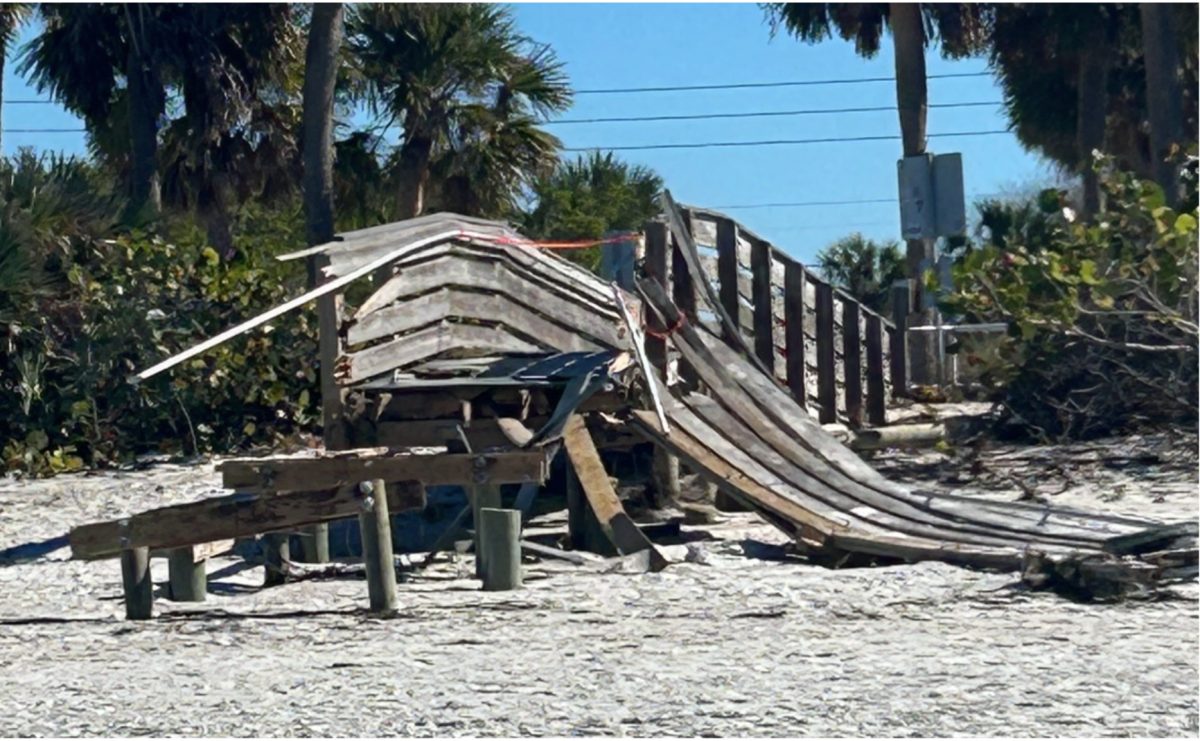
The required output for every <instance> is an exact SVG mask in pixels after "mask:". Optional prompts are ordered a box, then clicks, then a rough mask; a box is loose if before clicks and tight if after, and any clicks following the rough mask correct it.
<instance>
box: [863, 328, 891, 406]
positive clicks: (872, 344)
mask: <svg viewBox="0 0 1200 741" xmlns="http://www.w3.org/2000/svg"><path fill="white" fill-rule="evenodd" d="M886 395H887V394H886V391H885V389H884V384H883V320H882V319H880V318H879V315H878V314H876V313H874V312H871V313H869V314H867V424H870V425H873V426H876V427H878V426H880V425H883V424H886V423H887V398H886Z"/></svg>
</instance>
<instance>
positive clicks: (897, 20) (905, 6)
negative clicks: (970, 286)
mask: <svg viewBox="0 0 1200 741" xmlns="http://www.w3.org/2000/svg"><path fill="white" fill-rule="evenodd" d="M889 14H890V19H891V20H890V23H891V27H892V42H893V44H894V45H895V51H896V106H897V108H898V109H899V113H900V138H901V139H902V140H903V142H904V156H905V157H915V156H918V155H922V154H925V118H926V114H927V112H928V108H929V96H928V91H927V89H926V77H925V27H924V25H923V23H922V20H921V6H920V5H919V4H915V3H891V4H890V5H889ZM905 262H906V264H907V267H908V275H909V277H910V278H911V279H912V285H913V291H912V297H913V306H912V307H910V308H911V309H912V310H913V312H912V313H911V314H910V316H912V317H913V318H914V319H915V320H916V321H917V322H919V323H922V324H926V323H931V322H932V321H933V319H934V315H933V311H932V310H930V311H922V309H921V307H922V306H924V298H923V296H922V294H923V293H924V281H923V280H922V277H923V276H922V269H923V268H924V267H925V266H932V262H933V242H932V241H931V240H928V239H909V240H907V241H906V249H905ZM927 338H928V333H925V332H914V333H913V334H912V335H911V336H910V342H911V347H912V352H911V353H910V354H909V357H910V359H911V361H912V369H911V373H910V376H911V378H912V381H913V382H914V383H916V384H927V383H929V382H930V380H931V377H930V371H931V370H932V368H933V367H934V366H933V363H934V362H935V361H936V358H934V357H933V349H934V346H933V343H932V342H928V341H927Z"/></svg>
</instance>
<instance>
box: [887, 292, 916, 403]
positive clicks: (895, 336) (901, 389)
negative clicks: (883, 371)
mask: <svg viewBox="0 0 1200 741" xmlns="http://www.w3.org/2000/svg"><path fill="white" fill-rule="evenodd" d="M911 306H912V286H911V284H910V283H909V281H908V280H897V281H896V282H894V283H892V324H894V325H895V326H894V327H893V328H892V331H891V334H890V336H889V338H888V339H889V341H890V343H891V348H890V349H891V375H892V396H893V397H897V398H898V397H903V396H907V395H908V341H907V336H908V313H909V309H910V307H911Z"/></svg>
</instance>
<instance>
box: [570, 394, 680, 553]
mask: <svg viewBox="0 0 1200 741" xmlns="http://www.w3.org/2000/svg"><path fill="white" fill-rule="evenodd" d="M563 443H564V445H565V446H566V449H567V456H568V458H569V461H570V464H571V466H572V468H573V469H574V471H575V474H576V476H577V477H578V479H579V485H580V488H582V489H583V493H584V496H585V497H586V498H587V502H588V504H589V505H591V509H592V511H593V512H595V514H596V519H597V520H598V521H599V523H600V527H601V528H602V529H603V531H604V534H605V535H607V536H608V539H609V540H611V541H612V544H613V546H615V547H616V549H617V552H618V553H620V554H621V555H623V556H625V555H629V554H630V553H637V552H639V551H645V550H648V551H650V552H651V553H650V558H651V568H652V570H654V571H658V570H659V569H662V568H665V567H666V565H667V560H666V558H664V557H663V555H662V554H661V553H659V551H658V548H656V547H655V545H654V543H652V542H651V541H650V539H649V538H647V537H646V535H645V533H643V532H642V531H641V530H639V529H638V527H637V525H635V524H634V522H633V520H631V519H630V518H629V515H628V514H626V512H625V508H624V507H622V506H621V500H620V498H618V497H617V493H616V492H615V491H613V487H612V482H611V481H609V479H608V472H607V471H605V470H604V464H603V463H602V462H601V460H600V453H599V452H598V451H597V450H596V446H595V444H594V443H593V442H592V438H591V435H589V434H588V430H587V425H585V424H584V421H583V418H582V417H580V416H579V415H577V414H573V415H571V417H570V419H568V420H567V424H566V426H565V428H564V429H563Z"/></svg>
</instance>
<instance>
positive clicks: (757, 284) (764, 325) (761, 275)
mask: <svg viewBox="0 0 1200 741" xmlns="http://www.w3.org/2000/svg"><path fill="white" fill-rule="evenodd" d="M750 276H751V281H750V292H751V298H752V299H753V304H754V354H755V355H757V356H758V359H759V360H761V361H762V363H763V366H764V367H765V368H766V370H767V372H768V373H771V374H774V372H775V315H774V311H772V307H771V245H769V244H767V243H766V242H763V241H761V240H758V239H756V240H754V241H753V242H752V243H751V244H750Z"/></svg>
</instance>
